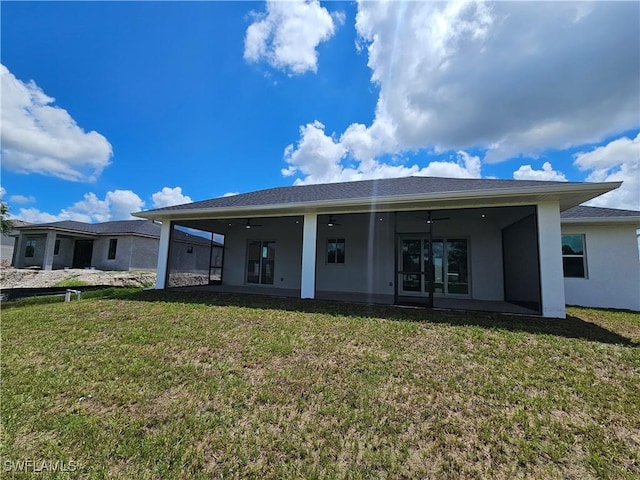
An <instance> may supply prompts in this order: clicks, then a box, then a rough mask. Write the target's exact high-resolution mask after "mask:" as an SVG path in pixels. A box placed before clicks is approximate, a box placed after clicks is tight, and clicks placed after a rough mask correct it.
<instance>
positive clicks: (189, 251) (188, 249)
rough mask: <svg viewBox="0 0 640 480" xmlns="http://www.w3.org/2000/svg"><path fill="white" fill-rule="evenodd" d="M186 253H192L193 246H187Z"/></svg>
mask: <svg viewBox="0 0 640 480" xmlns="http://www.w3.org/2000/svg"><path fill="white" fill-rule="evenodd" d="M187 253H193V245H187Z"/></svg>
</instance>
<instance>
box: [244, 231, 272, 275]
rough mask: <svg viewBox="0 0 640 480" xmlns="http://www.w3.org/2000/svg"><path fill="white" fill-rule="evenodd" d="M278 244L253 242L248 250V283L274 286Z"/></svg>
mask: <svg viewBox="0 0 640 480" xmlns="http://www.w3.org/2000/svg"><path fill="white" fill-rule="evenodd" d="M275 262H276V242H268V241H262V240H251V241H249V246H248V250H247V283H252V284H260V285H273V275H274V273H273V271H274V267H275Z"/></svg>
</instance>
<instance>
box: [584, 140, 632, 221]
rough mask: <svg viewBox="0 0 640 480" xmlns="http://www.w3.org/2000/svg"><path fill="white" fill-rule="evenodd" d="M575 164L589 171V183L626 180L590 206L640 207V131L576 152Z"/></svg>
mask: <svg viewBox="0 0 640 480" xmlns="http://www.w3.org/2000/svg"><path fill="white" fill-rule="evenodd" d="M573 163H574V165H575V166H576V167H578V168H579V169H580V170H582V171H588V172H590V173H589V175H588V176H587V181H588V182H619V181H622V182H623V183H622V186H621V187H620V188H618V189H616V190H614V191H612V192H609V193H606V194H604V195H601V196H600V197H598V198H596V199H594V200H592V201H591V202H589V205H595V206H599V207H611V208H625V209H630V210H640V134H638V135H637V136H636V137H635V138H633V139H631V138H628V137H621V138H618V139H616V140H613V141H611V142H609V143H608V144H607V145H604V146H601V147H597V148H595V149H593V150H591V151H589V152H580V153H577V154H576V155H575V161H574V162H573Z"/></svg>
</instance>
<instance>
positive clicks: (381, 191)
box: [145, 177, 572, 213]
mask: <svg viewBox="0 0 640 480" xmlns="http://www.w3.org/2000/svg"><path fill="white" fill-rule="evenodd" d="M568 183H572V182H543V181H537V180H496V179H485V178H482V179H478V178H441V177H403V178H385V179H379V180H360V181H355V182H342V183H324V184H317V185H300V186H292V187H276V188H269V189H267V190H258V191H256V192H249V193H243V194H239V195H233V196H229V197H220V198H213V199H210V200H202V201H199V202H193V203H186V204H183V205H175V206H172V207H164V208H158V209H155V210H147V211H146V212H145V213H147V212H169V211H186V210H195V209H206V208H224V207H253V206H260V205H282V204H287V203H307V202H309V203H310V202H318V201H323V200H347V199H363V198H375V197H393V196H401V195H421V194H430V193H445V192H466V191H482V190H496V189H511V188H520V187H536V186H542V185H567V184H568Z"/></svg>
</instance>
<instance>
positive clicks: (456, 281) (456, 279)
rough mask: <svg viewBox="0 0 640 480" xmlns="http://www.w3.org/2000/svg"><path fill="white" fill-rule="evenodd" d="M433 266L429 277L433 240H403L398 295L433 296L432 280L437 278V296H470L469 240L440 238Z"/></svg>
mask: <svg viewBox="0 0 640 480" xmlns="http://www.w3.org/2000/svg"><path fill="white" fill-rule="evenodd" d="M431 244H432V246H433V266H432V267H431V276H430V275H429V239H428V238H423V237H412V238H401V239H400V242H399V250H400V251H399V253H398V254H399V258H398V266H399V271H398V294H399V295H412V296H428V295H429V291H430V289H429V279H430V278H433V291H434V293H435V294H436V295H445V296H448V295H468V294H469V258H468V257H469V249H468V241H467V239H466V238H451V239H447V238H445V239H436V240H433V241H432V242H431Z"/></svg>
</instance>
